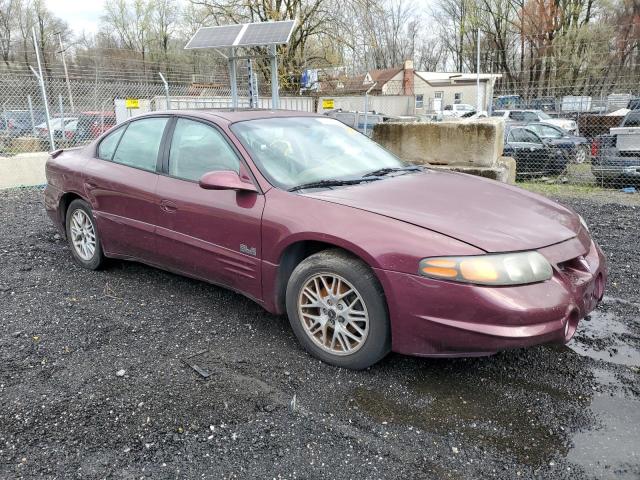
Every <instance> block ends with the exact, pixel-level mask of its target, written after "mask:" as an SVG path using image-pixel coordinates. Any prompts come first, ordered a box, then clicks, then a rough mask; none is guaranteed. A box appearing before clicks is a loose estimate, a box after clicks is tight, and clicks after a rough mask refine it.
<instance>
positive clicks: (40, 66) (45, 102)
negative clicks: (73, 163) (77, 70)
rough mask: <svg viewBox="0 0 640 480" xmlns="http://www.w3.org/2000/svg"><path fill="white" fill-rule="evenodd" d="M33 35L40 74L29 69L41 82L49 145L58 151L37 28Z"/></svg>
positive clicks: (34, 28)
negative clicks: (52, 126)
mask: <svg viewBox="0 0 640 480" xmlns="http://www.w3.org/2000/svg"><path fill="white" fill-rule="evenodd" d="M31 33H32V34H33V48H35V50H36V60H37V61H38V72H39V74H38V73H36V71H35V70H34V69H33V67H32V66H31V65H29V68H30V69H31V71H32V72H33V74H34V75H35V76H36V78H37V79H38V80H40V88H41V89H42V101H43V102H44V114H45V117H46V118H45V120H46V122H47V130H49V143H50V144H51V150H55V149H56V142H55V141H54V140H53V132H52V131H51V121H50V117H49V102H48V100H47V89H46V87H45V86H44V78H43V77H42V64H41V63H40V50H38V39H37V37H36V27H32V28H31Z"/></svg>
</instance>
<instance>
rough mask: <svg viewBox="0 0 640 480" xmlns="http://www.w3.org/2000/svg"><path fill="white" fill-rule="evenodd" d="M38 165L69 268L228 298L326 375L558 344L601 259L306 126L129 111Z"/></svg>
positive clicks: (583, 240) (556, 222)
mask: <svg viewBox="0 0 640 480" xmlns="http://www.w3.org/2000/svg"><path fill="white" fill-rule="evenodd" d="M46 173H47V188H46V190H45V203H46V208H47V211H48V213H49V215H50V217H51V219H52V220H53V222H54V223H55V224H56V225H57V226H58V228H59V229H60V231H61V232H62V233H63V234H64V235H66V238H67V239H68V241H69V245H70V248H71V253H72V254H73V257H74V258H75V260H76V261H77V262H78V263H79V264H80V265H82V266H83V267H86V268H89V269H97V268H100V267H101V266H103V265H104V263H105V260H106V259H107V258H119V259H126V260H135V261H138V262H143V263H146V264H148V265H152V266H155V267H159V268H162V269H165V270H169V271H172V272H176V273H179V274H182V275H187V276H189V277H193V278H197V279H201V280H204V281H207V282H211V283H214V284H216V285H221V286H224V287H226V288H230V289H232V290H235V291H237V292H240V293H242V294H243V295H246V296H247V297H249V298H251V299H253V300H255V301H256V302H258V303H259V304H260V305H262V306H263V307H264V308H265V309H267V310H268V311H269V312H272V313H275V314H282V313H285V312H286V313H287V315H288V317H289V321H290V323H291V327H292V328H293V331H294V332H295V335H296V336H297V338H298V340H299V341H300V343H301V344H302V345H303V346H304V348H305V349H307V350H308V351H309V352H310V353H311V354H313V355H315V356H316V357H318V358H320V359H322V360H324V361H326V362H328V363H331V364H333V365H338V366H341V367H348V368H365V367H367V366H369V365H372V364H373V363H375V362H377V361H378V360H380V359H381V358H383V357H384V356H385V355H386V354H387V353H388V352H389V351H390V350H393V351H395V352H400V353H403V354H409V355H420V356H468V355H488V354H492V353H495V352H496V351H498V350H501V349H507V348H515V347H525V346H529V345H535V344H540V343H548V342H555V343H565V342H568V341H569V339H570V338H571V337H572V335H573V334H574V332H575V330H576V327H577V325H578V321H579V320H580V319H581V318H583V317H584V316H585V315H587V314H588V313H589V312H590V311H591V310H593V309H594V308H595V307H596V305H597V304H598V302H599V300H600V299H601V298H602V296H603V293H604V285H605V281H606V269H605V260H604V257H603V255H602V252H601V250H600V248H599V247H598V246H597V245H596V244H595V243H594V241H593V240H592V239H591V237H590V235H589V231H588V228H587V225H586V224H585V222H584V221H583V220H582V218H581V217H579V216H578V215H577V214H575V213H574V212H572V211H571V210H568V209H567V208H564V207H562V206H560V205H558V204H556V203H554V202H552V201H550V200H547V199H545V198H543V197H541V196H538V195H535V194H533V193H529V192H526V191H523V190H520V189H518V188H515V187H512V186H508V185H504V184H501V183H497V182H494V181H492V180H486V179H481V178H477V177H472V176H468V175H463V174H457V173H449V172H443V171H436V170H432V169H429V168H425V167H422V166H414V165H408V164H406V163H405V162H403V161H402V160H400V159H398V158H396V157H395V156H393V155H392V154H390V153H389V152H387V151H386V150H385V149H383V148H382V147H380V146H379V145H377V144H376V143H375V142H373V141H371V140H369V139H368V138H367V137H365V136H364V135H361V134H360V133H358V132H357V131H355V130H353V129H351V128H350V127H347V126H345V125H344V124H342V123H340V122H338V121H336V120H333V119H330V118H327V117H323V116H317V115H312V114H304V113H299V112H284V111H280V112H273V111H236V112H222V111H172V112H165V113H154V114H150V115H145V116H139V117H136V118H133V119H131V120H129V121H127V122H125V123H123V124H120V125H118V126H116V127H114V128H112V129H111V130H110V131H109V132H107V133H106V134H104V135H102V136H101V137H100V138H98V139H97V140H96V141H95V142H93V143H91V144H90V145H88V146H86V147H83V148H80V149H75V150H64V151H61V150H58V151H55V152H53V153H52V155H51V158H50V159H49V160H48V162H47V166H46Z"/></svg>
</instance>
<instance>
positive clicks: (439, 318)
mask: <svg viewBox="0 0 640 480" xmlns="http://www.w3.org/2000/svg"><path fill="white" fill-rule="evenodd" d="M539 252H540V253H542V254H543V255H544V256H545V257H546V258H547V259H548V260H549V262H550V263H551V264H552V265H553V268H554V276H553V278H552V279H551V280H549V281H546V282H542V283H537V284H531V285H522V286H516V287H485V286H477V285H468V284H460V283H455V282H447V281H441V280H433V279H429V278H424V277H421V276H418V275H409V274H405V273H399V272H390V271H383V270H378V271H377V273H378V277H379V278H381V281H382V283H383V287H384V289H385V293H386V295H387V300H388V305H389V313H390V316H391V332H392V350H393V351H395V352H398V353H403V354H408V355H417V356H451V357H458V356H475V355H490V354H493V353H495V352H497V351H499V350H505V349H510V348H519V347H527V346H531V345H537V344H541V343H566V342H568V341H569V340H570V339H571V337H572V336H573V334H574V333H575V330H576V328H577V325H578V322H579V321H580V319H582V318H584V317H585V316H586V315H587V314H589V312H591V311H592V310H593V309H594V308H595V307H596V306H597V304H598V302H599V301H600V300H601V299H602V296H603V295H604V285H605V283H606V278H607V273H606V265H605V259H604V256H603V254H602V251H601V250H600V248H599V247H598V246H597V245H596V244H595V243H594V242H593V241H591V239H590V238H589V235H588V234H587V233H586V232H583V234H582V235H581V238H578V237H576V238H574V239H571V240H568V241H566V242H562V243H561V244H557V245H554V246H551V247H547V248H543V249H540V250H539Z"/></svg>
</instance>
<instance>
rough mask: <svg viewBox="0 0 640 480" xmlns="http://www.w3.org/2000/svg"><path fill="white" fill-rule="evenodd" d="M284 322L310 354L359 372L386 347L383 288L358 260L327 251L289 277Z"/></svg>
mask: <svg viewBox="0 0 640 480" xmlns="http://www.w3.org/2000/svg"><path fill="white" fill-rule="evenodd" d="M286 304H287V314H288V316H289V323H290V324H291V328H292V329H293V332H294V333H295V335H296V337H297V339H298V341H299V342H300V343H301V344H302V346H303V347H304V348H305V349H306V350H307V351H308V352H309V353H311V354H312V355H313V356H314V357H316V358H318V359H320V360H322V361H323V362H326V363H329V364H331V365H335V366H338V367H343V368H350V369H355V370H360V369H363V368H367V367H370V366H371V365H373V364H374V363H376V362H378V361H379V360H381V359H382V358H384V356H385V355H387V353H389V351H390V350H391V329H390V326H389V314H388V312H387V305H386V301H385V297H384V292H383V290H382V287H381V286H380V283H379V282H378V279H377V278H376V276H375V274H374V273H373V271H372V270H371V268H369V266H368V265H366V264H365V263H364V262H362V261H361V260H359V259H357V258H354V257H353V256H351V255H349V254H347V253H346V252H344V251H342V250H337V249H332V250H324V251H322V252H319V253H316V254H314V255H311V256H310V257H308V258H306V259H305V260H304V261H302V262H301V263H300V264H299V265H298V266H297V267H296V268H295V269H294V271H293V273H292V274H291V277H290V278H289V283H288V285H287V293H286Z"/></svg>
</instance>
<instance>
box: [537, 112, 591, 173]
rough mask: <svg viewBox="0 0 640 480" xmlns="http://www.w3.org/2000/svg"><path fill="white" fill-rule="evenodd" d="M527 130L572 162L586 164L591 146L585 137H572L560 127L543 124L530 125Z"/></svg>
mask: <svg viewBox="0 0 640 480" xmlns="http://www.w3.org/2000/svg"><path fill="white" fill-rule="evenodd" d="M527 128H528V129H529V130H532V131H533V132H534V133H535V134H537V135H538V136H539V137H540V138H542V140H543V141H544V142H545V143H546V144H547V145H549V146H550V147H552V148H555V149H559V150H560V152H561V153H562V154H563V155H564V157H565V158H566V159H567V160H568V161H570V162H573V163H584V162H585V161H586V160H587V158H588V157H589V153H590V151H591V146H590V144H589V141H588V140H587V139H586V138H584V137H578V136H577V135H572V134H570V133H569V132H567V131H566V130H563V129H562V128H560V127H557V126H555V125H550V124H548V123H542V122H533V123H528V124H527Z"/></svg>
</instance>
